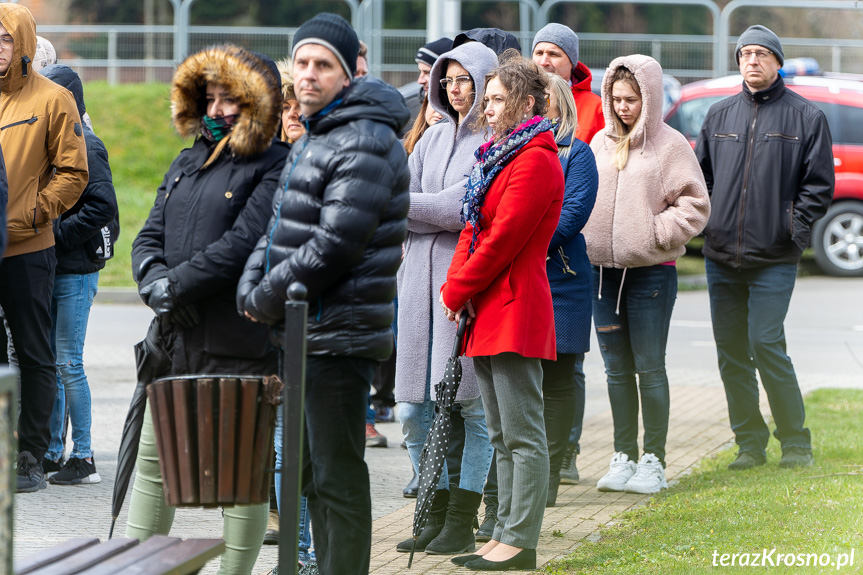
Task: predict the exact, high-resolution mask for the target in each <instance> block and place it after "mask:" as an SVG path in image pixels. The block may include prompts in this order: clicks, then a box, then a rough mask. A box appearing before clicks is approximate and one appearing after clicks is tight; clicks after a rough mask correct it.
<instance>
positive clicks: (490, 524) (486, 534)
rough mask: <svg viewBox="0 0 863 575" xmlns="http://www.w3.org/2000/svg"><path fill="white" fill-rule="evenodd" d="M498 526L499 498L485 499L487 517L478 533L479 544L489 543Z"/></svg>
mask: <svg viewBox="0 0 863 575" xmlns="http://www.w3.org/2000/svg"><path fill="white" fill-rule="evenodd" d="M495 525H497V497H486V498H485V516H484V517H483V519H482V525H480V526H479V530H478V531H477V532H476V542H477V543H488V542H489V541H491V536H492V535H494V526H495Z"/></svg>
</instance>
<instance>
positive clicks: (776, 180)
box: [695, 78, 835, 268]
mask: <svg viewBox="0 0 863 575" xmlns="http://www.w3.org/2000/svg"><path fill="white" fill-rule="evenodd" d="M695 154H696V156H697V157H698V161H699V163H700V164H701V169H702V171H703V172H704V179H705V180H706V182H707V190H708V192H709V193H710V220H709V221H708V223H707V227H706V228H705V230H704V236H705V242H704V255H705V257H707V258H710V259H711V260H713V261H716V262H718V263H721V264H724V265H727V266H731V267H734V268H753V267H759V266H764V265H769V264H775V263H797V262H798V261H799V260H800V255H801V254H802V253H803V250H804V249H806V247H807V246H808V245H809V237H810V230H811V227H812V223H813V222H814V221H815V220H817V219H818V218H820V217H821V216H823V215H824V213H825V212H826V211H827V208H828V207H829V206H830V202H831V200H832V198H833V186H834V180H835V178H834V172H833V141H832V138H831V136H830V130H829V128H828V126H827V119H826V118H825V117H824V114H823V113H822V112H821V110H819V109H818V108H817V107H815V106H814V105H813V104H812V103H810V102H809V101H808V100H806V99H805V98H803V97H802V96H799V95H798V94H795V93H794V92H792V91H791V90H788V89H786V88H785V83H784V82H783V81H782V78H778V79H777V80H776V82H775V83H774V84H773V85H772V86H770V87H769V88H767V89H766V90H762V91H760V92H756V93H754V94H753V93H752V92H750V91H749V89H748V87H747V86H746V84H745V83H744V84H743V89H742V91H741V92H740V94H737V95H734V96H731V97H730V98H726V99H725V100H722V101H720V102H717V103H716V104H714V105H713V106H711V108H710V110H709V111H708V113H707V117H706V118H705V120H704V124H703V125H702V127H701V133H700V134H699V135H698V143H697V145H696V147H695Z"/></svg>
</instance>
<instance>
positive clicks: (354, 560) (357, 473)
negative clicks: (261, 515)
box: [303, 356, 377, 575]
mask: <svg viewBox="0 0 863 575" xmlns="http://www.w3.org/2000/svg"><path fill="white" fill-rule="evenodd" d="M376 366H377V362H375V361H372V360H369V359H360V358H352V357H339V356H308V357H307V358H306V403H305V416H306V434H305V437H304V442H303V495H304V496H306V498H308V503H309V513H310V514H311V518H312V534H313V536H314V539H315V555H316V556H317V560H318V569H319V570H320V572H321V574H322V575H368V572H369V560H370V556H371V544H372V501H371V494H370V493H369V470H368V467H367V466H366V462H365V461H364V460H363V455H364V452H365V445H366V440H365V437H366V436H365V422H366V409H367V408H368V394H369V385H370V384H371V381H372V376H373V375H374V371H375V367H376Z"/></svg>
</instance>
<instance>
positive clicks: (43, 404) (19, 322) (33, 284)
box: [0, 247, 57, 462]
mask: <svg viewBox="0 0 863 575" xmlns="http://www.w3.org/2000/svg"><path fill="white" fill-rule="evenodd" d="M56 266H57V258H56V257H55V256H54V248H53V247H50V248H48V249H46V250H41V251H38V252H33V253H29V254H21V255H19V256H11V257H7V258H6V259H4V260H3V261H2V262H0V307H2V308H3V311H4V313H5V314H6V321H7V322H8V323H9V331H10V332H11V333H12V344H13V345H14V346H15V351H16V352H17V355H18V368H19V369H20V371H21V416H20V418H19V419H18V451H19V452H22V451H29V452H30V453H31V454H32V455H33V457H35V458H36V460H37V461H40V462H41V461H42V457H43V456H44V455H45V452H46V451H47V450H48V443H49V441H50V440H51V429H50V424H51V411H52V410H53V409H54V396H55V395H57V375H56V368H55V366H54V352H53V351H51V339H50V336H49V334H50V332H51V292H52V291H53V290H54V268H55V267H56Z"/></svg>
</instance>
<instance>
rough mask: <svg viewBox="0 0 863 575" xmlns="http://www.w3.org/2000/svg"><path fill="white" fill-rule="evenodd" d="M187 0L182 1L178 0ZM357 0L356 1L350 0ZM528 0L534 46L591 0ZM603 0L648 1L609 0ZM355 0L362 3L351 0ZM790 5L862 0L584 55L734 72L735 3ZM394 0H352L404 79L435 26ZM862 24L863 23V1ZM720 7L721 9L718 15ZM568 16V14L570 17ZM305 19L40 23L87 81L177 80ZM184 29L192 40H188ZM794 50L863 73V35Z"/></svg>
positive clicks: (634, 38) (691, 76) (264, 47)
mask: <svg viewBox="0 0 863 575" xmlns="http://www.w3.org/2000/svg"><path fill="white" fill-rule="evenodd" d="M179 1H180V0H172V2H174V3H177V2H179ZM346 1H347V0H346ZM516 1H518V2H519V6H520V8H521V10H520V23H519V30H517V31H515V33H516V35H517V36H519V38H520V40H521V42H522V48H523V49H524V50H525V51H527V50H529V49H530V39H531V38H532V36H533V34H534V32H535V30H536V28H537V27H538V26H539V25H541V24H544V23H545V21H546V20H547V19H548V17H549V11H550V9H551V6H552V5H560V4H563V3H580V2H585V1H586V0H545V2H544V3H543V5H542V6H541V7H540V5H539V4H537V3H536V2H534V1H532V0H516ZM600 2H602V3H609V4H612V3H646V2H648V0H600ZM657 3H661V4H677V5H691V6H693V8H692V9H695V10H697V9H699V7H700V9H704V8H705V7H708V8H709V5H712V4H713V2H712V0H658V2H657ZM349 4H353V3H351V2H349ZM780 5H781V6H785V7H789V8H798V9H799V8H812V9H815V8H817V9H853V8H854V0H733V1H732V2H731V3H729V4H728V5H726V7H725V8H724V9H723V10H722V11H721V12H720V11H719V8H718V7H715V5H713V6H714V7H715V9H714V8H712V9H709V10H705V11H704V13H705V15H706V17H708V18H713V19H714V20H716V21H715V22H713V30H714V31H715V33H714V34H705V35H679V34H677V35H674V34H668V35H656V34H651V35H648V34H590V33H583V34H579V37H580V58H581V60H582V61H583V62H584V63H585V64H587V66H588V67H590V68H592V69H594V70H602V69H604V68H605V67H606V66H607V65H608V63H609V62H610V61H611V60H612V59H614V58H615V57H617V56H620V55H623V54H633V53H642V54H649V55H651V56H653V57H654V58H656V59H657V60H658V61H659V62H660V63H661V64H662V66H663V69H664V70H665V72H666V73H668V74H671V75H673V76H676V77H677V78H678V79H680V81H681V82H687V81H692V80H697V79H702V78H708V77H715V76H721V75H725V74H728V73H733V72H734V71H735V69H734V59H733V57H732V54H733V51H734V43H735V41H736V37H733V36H730V35H729V33H728V32H729V30H728V28H729V19H730V15H731V13H732V12H734V11H735V10H737V9H739V8H741V7H745V6H746V7H751V6H780ZM384 6H385V0H364V1H363V2H362V3H361V4H360V3H356V4H355V6H354V5H352V18H353V20H354V25H355V26H356V28H357V30H358V32H359V34H360V37H361V38H362V39H364V40H365V41H366V43H368V44H369V46H370V62H369V63H370V70H371V73H372V74H374V75H377V76H379V77H381V78H383V79H384V80H386V81H388V82H390V83H391V84H394V85H397V86H398V85H401V84H405V83H408V82H411V81H413V80H414V79H415V78H416V64H415V63H414V55H415V54H416V50H417V48H419V47H420V46H421V45H423V44H424V43H425V42H426V41H427V38H426V33H427V31H426V30H425V29H410V30H404V29H403V30H393V29H383V28H382V27H375V26H374V24H375V23H381V22H382V21H383V17H382V14H383V10H384ZM859 12H860V14H861V27H863V8H861V9H860V10H859ZM717 14H719V15H720V16H719V17H718V19H717ZM564 23H566V22H564ZM295 31H296V28H275V27H270V28H265V27H225V26H187V27H184V26H178V25H171V26H141V25H68V26H56V25H55V26H39V27H38V30H37V32H38V33H39V34H40V35H41V36H45V37H46V38H48V39H49V40H50V41H51V42H52V43H53V44H54V46H55V48H56V49H57V53H58V56H59V58H60V60H61V62H63V63H66V64H69V65H71V66H73V67H75V68H76V69H77V70H78V71H79V73H80V74H81V76H82V78H83V79H84V80H85V81H89V80H107V81H108V82H110V83H119V82H143V81H169V80H170V78H171V75H172V73H173V70H174V67H175V65H176V63H177V62H178V61H179V60H180V58H179V57H178V56H177V54H178V50H181V49H184V48H187V51H188V52H189V53H191V52H194V51H196V50H199V49H201V48H203V47H205V46H208V45H211V44H216V43H220V42H234V43H236V44H239V45H241V46H244V47H246V48H249V49H251V50H254V51H256V52H261V53H264V54H267V55H268V56H270V57H272V58H274V59H280V58H284V57H287V56H288V55H289V52H290V47H291V42H292V39H293V34H294V32H295ZM178 35H182V36H183V38H182V41H178ZM782 42H783V47H784V50H785V56H786V59H787V58H793V57H797V56H808V57H812V58H815V59H816V60H817V61H818V63H819V65H820V67H821V69H822V70H824V71H832V72H850V73H863V40H860V39H832V38H831V39H828V38H783V39H782Z"/></svg>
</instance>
